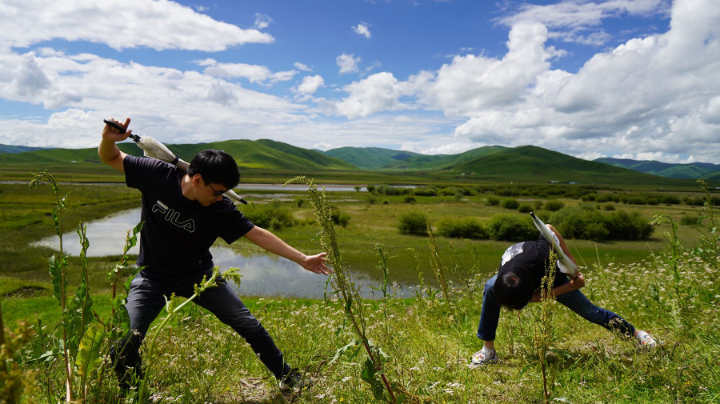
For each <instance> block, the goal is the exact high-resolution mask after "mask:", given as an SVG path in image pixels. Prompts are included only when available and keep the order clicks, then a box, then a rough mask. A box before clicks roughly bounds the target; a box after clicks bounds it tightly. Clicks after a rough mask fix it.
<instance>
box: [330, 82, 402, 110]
mask: <svg viewBox="0 0 720 404" xmlns="http://www.w3.org/2000/svg"><path fill="white" fill-rule="evenodd" d="M343 91H346V92H348V93H350V96H349V97H347V98H345V99H344V100H342V101H340V102H339V103H338V104H337V106H336V108H337V111H338V113H339V114H340V115H344V116H347V117H348V118H350V119H354V118H358V117H365V116H368V115H370V114H372V113H373V112H377V111H382V110H390V109H394V108H396V107H397V100H398V98H399V97H400V96H401V95H402V85H400V84H399V83H398V81H397V79H396V78H395V76H393V75H392V73H387V72H383V73H377V74H373V75H372V76H369V77H368V78H366V79H364V80H362V81H359V82H354V83H352V84H349V85H347V86H345V87H344V88H343Z"/></svg>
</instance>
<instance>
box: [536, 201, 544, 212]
mask: <svg viewBox="0 0 720 404" xmlns="http://www.w3.org/2000/svg"><path fill="white" fill-rule="evenodd" d="M542 207H543V202H542V201H535V210H540V209H542Z"/></svg>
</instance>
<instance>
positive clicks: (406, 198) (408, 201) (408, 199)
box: [403, 195, 415, 203]
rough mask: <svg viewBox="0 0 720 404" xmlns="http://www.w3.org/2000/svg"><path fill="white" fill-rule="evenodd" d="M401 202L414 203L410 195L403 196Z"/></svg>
mask: <svg viewBox="0 0 720 404" xmlns="http://www.w3.org/2000/svg"><path fill="white" fill-rule="evenodd" d="M403 201H404V202H405V203H415V197H414V196H412V195H405V198H403Z"/></svg>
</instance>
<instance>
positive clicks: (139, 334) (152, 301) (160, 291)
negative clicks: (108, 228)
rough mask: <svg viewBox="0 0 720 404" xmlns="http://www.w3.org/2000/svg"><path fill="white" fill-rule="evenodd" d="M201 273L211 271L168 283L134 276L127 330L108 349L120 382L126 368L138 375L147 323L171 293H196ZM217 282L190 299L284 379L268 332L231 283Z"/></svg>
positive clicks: (287, 369)
mask: <svg viewBox="0 0 720 404" xmlns="http://www.w3.org/2000/svg"><path fill="white" fill-rule="evenodd" d="M203 275H206V276H207V277H208V278H209V277H210V276H211V275H212V271H211V270H208V271H206V272H205V273H201V274H198V275H195V276H191V277H188V278H184V279H181V280H175V281H169V282H163V281H159V280H154V279H150V278H149V277H148V275H147V274H145V273H143V271H141V272H140V273H138V274H137V275H136V276H135V278H133V280H132V284H131V286H130V292H129V293H128V300H127V304H126V305H125V307H126V308H127V311H128V314H129V315H130V332H129V333H128V334H127V335H126V336H125V337H124V338H123V339H122V340H120V341H117V342H116V343H115V345H114V347H113V349H112V350H111V356H112V359H113V362H114V363H115V372H116V373H117V375H118V379H119V380H120V381H121V383H122V382H127V381H129V380H128V379H129V377H130V374H128V373H127V372H128V370H134V371H135V372H136V375H137V376H138V377H141V375H142V359H141V358H140V353H139V352H138V349H139V348H140V345H141V344H142V341H143V339H144V338H145V334H146V333H147V331H148V328H149V327H150V324H151V323H152V322H153V320H155V318H156V317H157V316H158V315H159V314H160V312H161V311H162V309H163V308H164V307H165V297H168V298H169V297H170V295H171V294H172V293H175V295H176V296H182V297H186V298H188V297H190V296H192V295H193V294H194V293H195V291H194V285H195V284H198V283H200V281H201V280H202V277H203ZM218 283H219V285H218V286H216V287H212V288H208V289H207V290H205V291H204V292H203V293H202V294H201V295H200V296H198V297H197V298H195V300H193V302H194V303H197V304H198V305H200V306H201V307H203V308H205V309H207V310H208V311H210V312H211V313H212V314H214V315H215V316H216V317H217V318H218V319H219V320H220V321H222V322H223V323H225V324H227V325H229V326H230V327H232V328H233V329H234V330H235V331H236V332H237V333H238V334H240V336H242V337H243V338H245V340H246V341H247V342H248V343H249V344H250V347H251V348H252V349H253V351H255V354H256V355H257V356H258V357H259V358H260V360H261V361H262V363H263V364H265V366H266V367H267V368H268V369H269V370H270V371H271V372H272V373H273V374H274V375H275V377H276V378H277V379H281V378H283V377H284V376H285V375H287V374H288V373H289V372H290V366H288V365H287V364H286V363H285V361H284V360H283V354H282V352H280V350H279V349H278V348H277V346H275V342H273V339H272V337H270V334H268V332H267V331H266V330H265V328H264V327H263V326H262V324H260V322H259V321H258V320H257V319H256V318H255V317H254V316H253V315H252V314H251V313H250V310H248V309H247V307H245V305H244V304H243V302H242V300H240V298H239V297H238V296H237V294H235V292H234V291H233V290H232V288H230V285H228V284H227V283H225V282H224V281H223V280H222V278H220V277H218Z"/></svg>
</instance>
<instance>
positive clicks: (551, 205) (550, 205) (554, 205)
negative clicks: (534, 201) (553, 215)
mask: <svg viewBox="0 0 720 404" xmlns="http://www.w3.org/2000/svg"><path fill="white" fill-rule="evenodd" d="M564 207H565V204H564V203H563V202H562V201H555V200H552V201H547V202H545V205H543V209H545V210H548V211H550V212H557V211H558V210H560V209H562V208H564Z"/></svg>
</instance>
